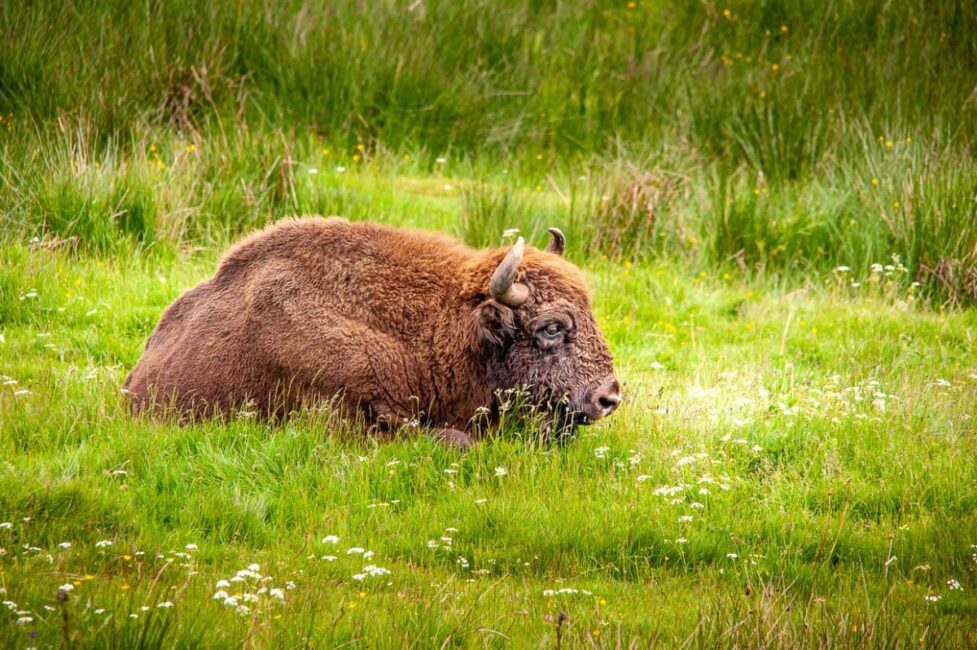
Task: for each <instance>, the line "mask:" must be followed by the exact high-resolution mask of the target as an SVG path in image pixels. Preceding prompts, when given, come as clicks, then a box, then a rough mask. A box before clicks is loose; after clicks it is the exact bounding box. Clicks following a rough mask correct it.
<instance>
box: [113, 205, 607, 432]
mask: <svg viewBox="0 0 977 650" xmlns="http://www.w3.org/2000/svg"><path fill="white" fill-rule="evenodd" d="M549 232H550V233H551V235H552V239H551V241H550V243H549V245H548V246H547V247H546V249H545V250H537V249H535V248H531V247H527V246H526V245H525V242H524V241H523V239H522V238H521V237H520V238H519V240H518V241H517V242H516V243H515V245H513V246H510V247H506V248H499V249H489V250H475V249H472V248H470V247H468V246H466V245H464V244H462V243H460V242H458V241H457V240H455V239H452V238H449V237H447V236H445V235H441V234H435V233H431V232H423V231H408V230H401V229H396V228H391V227H387V226H381V225H376V224H371V223H352V222H350V221H348V220H346V219H343V218H339V217H331V218H328V219H324V218H321V217H312V218H302V219H287V220H284V221H280V222H278V223H276V224H274V225H272V226H270V227H268V228H266V229H265V230H262V231H260V232H258V233H255V234H253V235H251V236H249V237H246V238H244V239H243V240H242V241H240V242H239V243H237V244H236V245H234V246H233V247H232V248H231V249H230V250H229V251H228V252H227V253H226V254H225V255H224V256H223V258H222V259H221V260H220V263H219V264H218V267H217V272H216V274H215V275H214V276H213V277H212V278H211V279H209V280H207V281H205V282H203V283H201V284H200V285H198V286H196V287H195V288H193V289H190V290H189V291H187V292H186V293H184V294H183V295H181V296H180V297H179V298H178V299H177V300H176V302H174V303H173V304H172V305H171V306H170V307H169V308H168V309H167V310H166V312H165V313H164V314H163V317H162V319H161V320H160V322H159V324H158V325H157V326H156V329H155V331H153V333H152V335H150V337H149V340H148V341H147V343H146V349H145V352H144V354H143V356H142V358H141V359H140V360H139V363H138V364H137V365H136V367H135V368H134V369H133V371H132V372H131V373H130V374H129V376H128V378H127V379H126V382H125V386H126V388H127V390H128V393H129V397H130V400H131V405H132V408H133V410H134V411H140V410H145V409H147V408H148V409H153V410H155V409H159V408H160V407H165V408H175V409H176V411H177V412H178V413H180V414H181V416H184V417H205V416H208V415H213V414H217V413H222V412H226V411H227V410H228V409H232V408H236V407H239V406H240V405H242V404H244V403H249V404H253V405H254V406H256V407H257V409H258V410H259V412H261V413H263V414H265V415H268V416H279V415H285V414H287V413H289V412H291V411H293V410H295V409H297V408H299V407H300V406H302V405H307V404H310V403H312V404H317V403H323V402H330V403H332V404H336V405H337V408H339V409H340V413H342V414H343V415H344V416H347V417H364V418H365V419H366V421H367V422H368V423H370V426H371V427H372V426H376V427H379V428H383V429H386V428H390V427H394V426H399V425H401V424H403V423H405V422H414V423H421V424H424V425H426V426H428V427H430V428H432V429H434V430H435V431H436V432H439V433H440V435H441V437H442V438H443V440H445V441H447V442H448V443H451V444H456V445H459V446H465V445H467V444H469V443H470V442H471V438H470V436H469V433H470V432H472V431H473V428H474V426H473V423H474V422H475V421H476V415H481V416H482V419H483V420H484V419H485V418H487V419H488V421H489V424H490V425H491V423H493V422H497V421H498V417H499V407H500V395H501V394H503V392H504V391H507V390H509V389H519V390H522V391H524V394H525V395H526V396H527V399H528V400H529V402H530V403H531V404H533V405H534V406H535V407H538V409H537V412H542V413H546V414H552V415H554V416H555V417H554V418H553V421H555V422H557V423H558V430H559V431H560V432H561V433H566V432H569V431H572V430H573V429H574V428H575V427H576V426H577V425H579V424H587V423H590V422H593V421H595V420H598V419H600V418H602V417H605V416H607V415H608V414H610V413H611V412H612V411H614V409H615V408H617V406H618V404H619V403H620V402H621V389H620V386H619V384H618V381H617V379H616V378H615V376H614V368H613V366H612V363H611V362H612V356H611V354H610V352H609V351H608V348H607V343H606V342H605V340H604V337H603V336H602V335H601V332H600V330H599V328H598V326H597V322H596V321H595V319H594V316H593V312H592V310H591V305H590V298H589V295H588V290H587V288H586V285H585V283H584V279H583V277H582V275H581V273H580V272H579V270H578V269H577V268H576V267H575V266H574V265H572V264H570V263H569V262H567V261H566V260H564V259H563V257H562V255H563V250H564V247H565V239H564V236H563V234H562V233H561V232H560V231H559V230H558V229H556V228H550V230H549Z"/></svg>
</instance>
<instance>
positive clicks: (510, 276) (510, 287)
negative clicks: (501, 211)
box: [489, 237, 529, 307]
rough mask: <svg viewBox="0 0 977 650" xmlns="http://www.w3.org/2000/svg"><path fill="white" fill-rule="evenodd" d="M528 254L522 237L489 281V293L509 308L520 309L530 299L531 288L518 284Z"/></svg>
mask: <svg viewBox="0 0 977 650" xmlns="http://www.w3.org/2000/svg"><path fill="white" fill-rule="evenodd" d="M525 252H526V242H525V240H523V238H522V237H520V238H519V239H518V240H517V241H516V243H515V245H513V247H512V248H510V249H509V252H508V253H506V254H505V257H504V258H503V259H502V261H501V262H500V263H499V266H498V267H497V268H496V269H495V272H494V273H493V274H492V279H491V280H489V292H490V293H491V294H492V297H493V298H495V299H496V300H498V301H499V302H501V303H502V304H503V305H508V306H509V307H518V306H519V305H521V304H522V303H524V302H526V299H528V298H529V287H527V286H526V285H524V284H522V283H520V282H516V273H517V272H518V271H519V264H520V263H521V262H522V256H523V253H525Z"/></svg>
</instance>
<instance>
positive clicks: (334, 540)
mask: <svg viewBox="0 0 977 650" xmlns="http://www.w3.org/2000/svg"><path fill="white" fill-rule="evenodd" d="M322 543H323V544H338V543H339V537H338V536H336V535H326V536H325V537H323V538H322Z"/></svg>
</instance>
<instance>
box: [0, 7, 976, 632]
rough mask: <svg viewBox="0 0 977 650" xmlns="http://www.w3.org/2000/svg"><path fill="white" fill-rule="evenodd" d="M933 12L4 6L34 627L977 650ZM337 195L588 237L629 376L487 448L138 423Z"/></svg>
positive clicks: (1, 339)
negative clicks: (144, 404)
mask: <svg viewBox="0 0 977 650" xmlns="http://www.w3.org/2000/svg"><path fill="white" fill-rule="evenodd" d="M934 4H935V3H923V2H912V1H905V2H899V3H892V2H857V3H856V2H831V3H813V2H800V1H787V2H778V3H775V2H748V3H730V4H729V5H728V6H727V5H724V4H722V3H720V4H712V3H681V2H636V3H629V2H614V3H602V2H577V3H562V2H533V3H526V4H523V3H515V2H513V3H494V2H493V3H487V2H476V3H464V4H463V3H453V2H432V1H429V0H425V1H423V2H367V3H336V4H328V3H319V2H311V1H305V0H301V1H300V0H291V1H288V2H282V3H270V2H261V1H259V0H245V1H242V2H239V3H235V4H234V5H233V6H232V5H230V4H224V5H220V4H217V3H215V4H213V5H211V4H208V3H191V2H189V1H182V0H173V1H170V2H139V3H130V2H121V0H120V1H118V2H102V3H95V2H82V1H76V2H64V3H53V2H30V3H29V2H5V3H0V118H2V120H0V601H3V607H0V646H2V647H13V648H25V647H55V646H58V647H126V648H128V647H137V646H138V647H158V646H165V647H212V646H228V647H236V646H246V647H298V646H312V647H319V648H322V647H338V646H343V647H402V646H412V647H452V646H458V647H471V646H474V647H481V646H493V647H494V646H499V647H554V646H557V647H559V646H565V647H631V646H635V647H646V646H650V645H658V646H664V647H673V646H683V645H685V646H691V647H708V648H712V647H725V646H730V647H733V646H735V647H753V646H766V647H790V646H802V647H810V646H832V647H834V646H837V647H859V648H861V647H874V646H886V647H895V646H901V647H907V646H929V647H972V646H974V645H975V644H977V623H975V621H977V597H975V593H977V435H975V434H977V431H975V422H974V418H975V416H977V312H975V311H974V309H973V303H974V301H975V300H977V200H975V196H977V162H975V154H977V131H975V129H974V127H973V124H974V123H975V122H974V120H975V119H977V114H975V106H977V101H975V99H974V95H973V89H974V88H975V87H977V68H975V67H974V66H973V61H974V60H977V10H975V8H974V5H973V4H972V3H969V2H945V3H938V4H936V5H935V6H934ZM301 213H321V214H343V215H346V216H348V217H350V218H352V219H357V220H364V219H369V220H374V221H382V222H386V223H390V224H394V225H402V226H410V227H421V228H428V229H440V230H444V231H447V232H450V233H453V234H455V235H457V236H459V237H461V238H463V239H465V240H466V241H468V242H469V243H471V244H473V245H478V246H489V245H498V244H499V243H501V242H502V241H503V240H502V233H503V231H504V230H506V229H508V228H519V229H520V232H521V233H522V234H524V235H526V236H527V238H528V239H530V240H531V243H535V244H536V245H542V244H543V243H544V242H545V241H546V238H545V228H546V227H547V226H551V225H557V226H560V227H561V228H563V229H564V231H566V232H567V234H568V236H569V239H570V241H569V248H568V256H569V257H570V259H571V260H572V261H574V262H576V263H578V264H580V265H581V266H582V268H584V270H585V272H586V274H587V276H588V278H589V280H590V282H591V285H592V287H593V289H594V294H595V303H596V304H595V309H596V311H597V314H598V317H599V321H600V323H601V325H602V328H603V329H604V332H605V334H606V335H607V338H608V340H609V343H610V345H611V348H612V351H613V352H614V353H615V356H616V359H617V361H616V363H617V367H618V371H619V376H620V378H621V379H622V380H623V382H624V384H625V404H624V405H623V406H622V408H621V409H620V410H619V411H618V412H617V413H615V414H614V416H613V417H611V418H610V419H608V420H607V421H604V422H601V423H599V424H597V425H595V426H593V427H589V428H585V429H582V430H581V431H580V434H579V436H578V438H577V439H576V440H575V441H573V442H572V443H571V444H568V445H566V446H564V447H540V446H539V445H537V444H536V443H535V442H534V436H533V431H531V430H525V429H523V428H521V427H520V426H518V425H512V426H507V427H504V428H503V430H501V431H500V432H499V433H498V435H497V436H495V437H494V438H493V439H491V440H486V441H484V442H482V443H480V444H478V445H476V446H475V447H474V448H473V449H471V450H469V451H467V452H464V453H461V452H458V451H454V450H451V449H446V448H443V447H441V446H438V445H437V444H435V443H434V442H433V441H432V440H430V439H429V437H428V436H426V435H424V434H423V432H422V433H420V434H418V433H417V432H413V433H412V434H406V433H405V435H403V436H402V437H400V438H398V439H397V440H394V441H378V440H371V439H367V438H365V437H364V436H363V435H362V434H361V433H360V432H358V431H357V430H356V429H355V428H354V427H351V426H349V425H348V424H346V423H343V422H341V421H338V420H336V419H335V418H333V417H332V416H331V415H330V414H329V413H326V412H312V413H304V414H301V415H300V416H298V417H295V418H292V419H291V420H289V421H288V422H286V423H283V424H276V425H271V424H268V423H266V422H262V421H260V420H256V419H254V418H252V417H248V416H247V414H241V415H240V416H237V417H234V418H232V419H231V420H229V421H225V422H209V423H201V424H197V425H194V426H186V427H180V426H177V425H175V424H172V423H168V422H165V421H154V420H150V419H143V418H133V417H131V416H130V415H129V412H128V406H127V402H126V399H125V396H124V395H123V394H121V392H120V386H121V383H122V381H123V379H124V377H125V375H126V373H127V372H128V370H129V369H130V368H131V367H132V366H133V365H134V363H135V362H136V360H137V359H138V358H139V355H140V353H141V350H142V347H143V345H144V343H145V339H146V337H147V336H148V334H149V332H150V331H151V330H152V328H153V327H154V326H155V324H156V322H157V320H158V319H159V316H160V315H161V313H162V311H163V309H165V307H166V306H167V305H168V304H169V303H170V302H171V301H172V300H174V299H175V298H176V297H177V296H178V295H179V294H180V293H181V291H183V290H185V289H187V288H189V287H191V286H193V285H194V284H196V283H197V282H199V281H201V280H203V279H205V278H207V277H208V276H209V275H210V274H211V273H212V272H213V269H214V266H215V263H216V259H217V257H218V255H219V254H220V251H221V250H223V249H224V248H225V247H226V246H227V245H228V243H229V242H230V241H232V240H233V239H234V238H235V237H237V236H238V235H240V234H242V233H245V232H248V231H249V230H252V229H254V228H256V227H260V226H262V225H264V224H266V223H268V222H270V221H273V220H275V219H276V218H279V217H282V216H286V215H292V214H301ZM253 565H254V566H253ZM222 581H226V582H222ZM215 596H216V597H215Z"/></svg>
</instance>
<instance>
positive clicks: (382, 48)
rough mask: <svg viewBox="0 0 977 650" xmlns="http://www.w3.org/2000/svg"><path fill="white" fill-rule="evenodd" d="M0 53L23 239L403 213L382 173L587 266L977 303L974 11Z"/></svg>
mask: <svg viewBox="0 0 977 650" xmlns="http://www.w3.org/2000/svg"><path fill="white" fill-rule="evenodd" d="M0 34H2V35H3V38H2V39H0V115H2V116H3V122H0V160H2V163H3V165H2V169H0V211H2V212H0V216H2V218H3V225H2V228H0V232H2V233H3V236H4V237H7V238H10V237H13V238H22V237H34V236H37V237H42V238H43V237H54V238H77V242H78V248H79V250H83V251H86V250H87V251H112V250H117V249H119V246H122V247H123V248H125V247H131V246H132V245H135V246H142V247H146V246H157V247H159V246H163V247H165V246H166V245H168V244H172V243H177V244H185V243H188V242H194V241H224V240H226V239H227V238H229V237H231V236H233V235H235V234H237V233H240V232H242V231H245V230H248V229H251V228H253V227H256V226H259V225H262V224H264V223H266V222H267V221H269V220H271V219H274V218H276V217H278V216H282V215H286V214H293V213H295V212H303V211H307V212H343V213H348V214H350V215H351V216H352V217H354V218H370V219H380V220H384V219H386V220H393V221H402V220H403V219H401V218H400V217H399V216H396V215H395V216H393V217H391V216H390V215H386V214H385V213H384V209H385V208H389V207H391V206H392V205H394V203H395V202H391V203H390V204H388V205H386V206H385V205H383V204H373V203H372V197H366V196H364V195H363V194H362V193H361V192H359V191H358V185H357V183H358V181H357V179H358V178H362V172H363V171H364V170H367V171H369V172H370V174H372V175H376V174H380V175H381V176H383V177H390V176H396V175H401V176H403V175H408V176H412V177H428V176H432V177H433V178H435V179H440V178H445V179H453V180H452V182H445V183H444V185H453V186H455V192H456V195H458V194H460V195H463V196H466V197H468V199H467V200H465V201H462V202H460V203H457V204H452V205H451V207H446V204H442V206H441V208H440V209H442V210H454V211H461V210H465V211H466V215H467V216H466V217H465V219H466V223H467V224H468V225H467V226H463V227H462V230H463V231H465V233H466V236H468V238H469V240H470V241H472V242H473V243H480V244H481V243H488V240H490V239H497V238H498V233H500V232H501V229H502V227H513V226H520V225H521V226H522V227H523V228H524V229H528V230H529V231H531V232H533V233H536V232H542V227H543V226H544V225H550V224H548V223H547V224H544V223H543V221H544V220H546V221H552V220H553V219H554V218H557V219H559V220H560V225H563V226H565V227H566V228H568V229H570V230H573V231H574V232H575V233H577V236H576V237H575V238H572V239H573V240H574V241H576V242H577V244H575V245H576V246H577V247H578V252H579V253H581V254H591V253H596V254H599V255H610V256H613V257H618V258H628V259H639V258H643V257H647V256H651V255H661V254H667V255H681V256H688V257H691V258H692V259H693V260H694V261H695V262H696V263H697V264H719V265H733V264H734V263H735V266H736V267H738V268H744V269H747V270H750V269H757V268H764V269H770V268H773V269H778V270H786V271H788V272H790V271H793V270H795V269H811V268H814V269H818V270H820V271H825V270H828V269H829V268H831V267H834V266H839V265H845V266H850V267H852V268H853V269H859V270H861V271H863V272H867V269H868V265H869V264H871V263H875V262H884V261H886V260H888V259H889V256H891V255H892V254H897V255H899V256H900V258H901V259H902V260H903V261H904V263H906V264H907V265H908V266H909V268H910V271H911V272H910V274H908V276H907V281H911V280H914V279H915V280H918V281H921V282H924V283H928V284H930V285H931V286H932V287H933V288H934V289H936V290H938V293H939V294H940V295H942V296H944V297H950V298H951V299H954V300H956V299H959V298H966V297H967V296H968V292H969V297H970V298H973V297H975V295H977V292H975V291H971V290H970V280H967V278H969V277H970V276H971V275H973V273H974V254H973V250H974V246H975V244H977V238H975V235H974V231H973V225H972V224H973V223H974V220H975V217H977V212H975V210H977V204H975V202H974V201H973V200H972V197H973V196H974V194H975V193H977V164H975V163H974V162H973V158H974V153H975V144H977V139H975V136H977V134H975V129H974V126H973V125H974V124H975V118H977V110H975V106H977V101H975V99H974V96H973V89H974V88H975V87H977V68H975V67H974V66H973V61H974V60H977V8H975V6H974V5H973V4H972V3H969V2H963V1H959V2H944V3H937V4H935V5H934V4H933V3H926V2H922V1H921V0H917V1H911V0H910V1H905V2H900V3H889V2H881V1H876V2H851V1H838V2H832V3H828V4H825V3H820V2H804V1H800V0H795V1H785V2H741V3H730V4H728V5H723V4H709V3H706V4H702V3H682V2H663V1H662V2H650V1H649V2H637V3H625V2H573V3H564V2H536V3H530V4H524V3H516V2H506V3H501V4H500V3H495V2H492V3H488V2H476V3H474V4H472V3H455V2H439V1H431V0H425V1H424V2H406V1H404V2H390V1H384V2H370V3H327V2H318V1H313V0H290V1H287V2H282V3H267V2H262V1H260V0H247V1H244V2H239V3H233V4H231V5H227V4H222V3H216V4H200V3H193V2H187V1H185V0H174V1H171V2H144V3H129V2H121V1H112V2H103V3H93V2H81V1H78V2H69V3H28V2H8V3H4V4H3V6H2V7H0ZM439 161H441V162H439ZM444 161H447V162H444ZM338 167H344V168H346V169H347V170H348V173H346V174H345V175H343V174H339V173H338V172H337V171H336V168H338ZM311 170H316V171H318V172H319V173H318V174H313V173H312V171H311ZM353 172H358V173H357V174H354V173H353ZM503 172H504V173H503ZM464 179H467V180H468V182H469V183H471V187H474V188H476V189H469V190H468V191H464V190H461V189H459V188H460V187H461V183H462V181H463V180H464ZM477 188H481V189H477ZM429 190H430V188H427V189H426V190H425V192H429ZM523 190H526V191H528V192H530V193H539V194H541V196H540V197H538V199H539V200H536V199H535V198H534V199H532V200H531V201H529V202H528V203H527V202H526V201H523V203H526V205H527V206H528V205H533V206H535V207H536V208H539V209H541V210H542V212H538V213H537V214H536V215H535V216H532V217H531V218H530V217H529V216H528V215H522V216H520V215H519V214H518V213H519V210H520V208H518V207H517V206H518V204H519V201H522V199H513V198H512V197H515V196H517V195H518V194H519V193H520V192H522V191H523ZM473 193H482V194H484V197H485V198H483V199H477V198H475V194H473ZM506 196H508V197H510V198H509V199H505V200H503V199H500V198H499V197H506ZM493 197H494V198H493ZM479 201H483V202H485V201H487V202H488V204H487V205H485V206H483V207H484V208H485V209H488V210H490V211H494V212H491V213H485V212H484V210H483V212H482V214H481V215H480V216H475V212H476V210H474V209H472V208H471V206H472V205H474V204H475V203H478V202H479ZM514 201H515V202H514ZM489 204H491V205H489ZM649 205H652V208H651V209H649ZM466 206H467V207H466ZM540 206H542V207H540ZM534 209H535V208H534ZM513 210H515V212H513ZM493 215H494V216H493ZM401 216H403V215H401ZM509 218H515V219H517V221H518V222H519V223H512V222H507V221H506V220H507V219H509ZM407 221H408V222H411V223H416V224H417V225H438V226H440V225H443V224H444V223H445V222H444V220H443V219H441V218H440V217H436V218H434V219H432V220H430V221H433V224H432V223H428V221H429V220H425V219H424V218H422V217H421V215H420V213H418V214H416V215H413V216H411V217H410V218H408V219H407ZM487 226H491V227H492V231H491V232H490V233H489V232H485V231H484V227H487ZM73 241H74V240H73ZM951 276H952V277H951Z"/></svg>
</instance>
